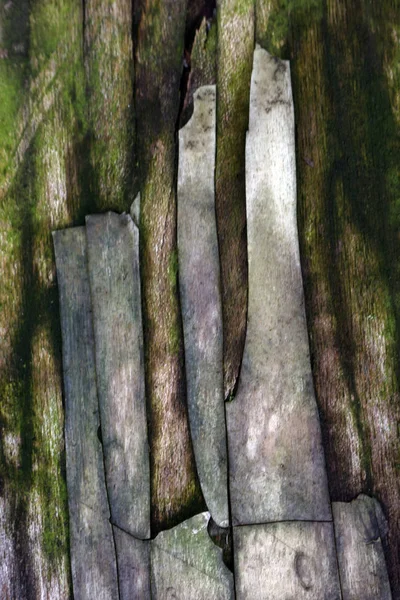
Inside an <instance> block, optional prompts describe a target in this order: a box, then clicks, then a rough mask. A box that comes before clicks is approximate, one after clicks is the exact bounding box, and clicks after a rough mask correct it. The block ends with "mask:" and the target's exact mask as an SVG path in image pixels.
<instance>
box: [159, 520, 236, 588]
mask: <svg viewBox="0 0 400 600" xmlns="http://www.w3.org/2000/svg"><path fill="white" fill-rule="evenodd" d="M209 516H210V515H209V513H201V514H199V515H196V516H195V517H192V518H191V519H188V520H187V521H184V522H183V523H181V524H180V525H178V526H177V527H174V528H173V529H170V530H168V531H163V532H162V533H159V534H158V536H157V537H156V538H155V539H154V540H153V541H152V542H151V589H152V598H153V600H165V599H166V598H168V599H171V600H172V599H173V598H182V599H184V598H190V600H233V598H234V591H233V575H232V573H231V572H230V571H229V570H228V569H227V567H226V566H225V565H224V563H223V560H222V550H221V549H220V548H218V547H217V546H215V545H214V544H213V542H212V541H211V539H210V537H209V535H208V533H207V524H208V520H209Z"/></svg>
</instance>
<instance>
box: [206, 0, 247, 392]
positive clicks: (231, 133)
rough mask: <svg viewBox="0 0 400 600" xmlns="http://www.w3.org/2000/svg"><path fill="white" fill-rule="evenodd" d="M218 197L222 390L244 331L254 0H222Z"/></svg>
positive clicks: (230, 380) (230, 387) (235, 366)
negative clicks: (246, 180)
mask: <svg viewBox="0 0 400 600" xmlns="http://www.w3.org/2000/svg"><path fill="white" fill-rule="evenodd" d="M217 6H218V11H217V20H218V48H217V95H218V102H217V157H216V173H215V177H216V182H215V183H216V187H215V199H216V210H217V224H218V238H219V249H220V253H221V284H222V310H223V323H224V389H225V398H229V397H230V396H231V395H232V393H233V392H234V390H235V388H236V383H237V378H238V376H239V370H240V365H241V361H242V356H243V347H244V341H245V335H246V313H247V248H246V195H245V141H246V131H247V126H248V115H249V91H250V77H251V67H252V62H253V50H254V3H253V0H218V2H217Z"/></svg>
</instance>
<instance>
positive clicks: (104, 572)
mask: <svg viewBox="0 0 400 600" xmlns="http://www.w3.org/2000/svg"><path fill="white" fill-rule="evenodd" d="M53 237H54V248H55V254H56V265H57V276H58V287H59V295H60V310H61V329H62V337H63V371H64V388H65V444H66V460H67V485H68V505H69V516H70V547H71V564H72V580H73V589H74V596H75V597H76V598H79V599H82V600H84V599H87V600H92V599H93V598H98V599H99V600H100V599H101V600H110V599H115V600H117V599H118V581H117V568H116V556H115V547H114V540H113V532H112V527H111V525H110V522H109V519H110V512H109V505H108V499H107V492H106V486H105V480H104V464H103V456H102V447H101V444H100V441H99V439H98V437H97V431H98V428H99V425H100V421H99V414H98V399H97V389H96V374H95V369H94V361H95V358H94V336H93V329H92V315H91V306H90V289H89V278H88V274H87V253H86V236H85V229H84V228H83V227H77V228H74V229H66V230H64V231H57V232H55V233H54V234H53Z"/></svg>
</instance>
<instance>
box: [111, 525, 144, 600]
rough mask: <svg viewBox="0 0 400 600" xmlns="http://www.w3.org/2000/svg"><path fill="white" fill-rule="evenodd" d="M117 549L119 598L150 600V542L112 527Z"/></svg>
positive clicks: (125, 599)
mask: <svg viewBox="0 0 400 600" xmlns="http://www.w3.org/2000/svg"><path fill="white" fill-rule="evenodd" d="M113 530H114V537H115V547H116V550H117V561H118V577H119V594H120V598H119V600H151V589H150V542H149V541H146V540H137V539H136V538H134V537H133V536H131V535H129V534H127V533H125V532H124V531H122V530H121V529H118V527H113Z"/></svg>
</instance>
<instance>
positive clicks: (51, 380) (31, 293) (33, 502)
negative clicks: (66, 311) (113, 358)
mask: <svg viewBox="0 0 400 600" xmlns="http://www.w3.org/2000/svg"><path fill="white" fill-rule="evenodd" d="M0 30H1V37H0V82H1V83H0V124H1V125H0V274H1V286H0V332H1V334H0V398H1V400H0V428H1V433H0V556H1V560H0V597H2V598H18V599H20V598H21V599H25V598H29V600H31V599H33V600H36V599H39V598H40V599H43V600H47V599H48V598H51V599H52V600H53V599H54V600H58V599H61V598H62V599H63V600H64V599H66V598H69V597H70V590H71V575H70V565H69V558H68V506H67V491H66V483H65V457H64V436H63V429H64V427H63V426H64V415H63V400H62V369H61V337H60V323H59V311H58V295H57V286H56V277H55V266H54V258H53V246H52V239H51V231H52V230H54V229H56V228H59V227H64V226H65V225H66V224H67V223H71V222H73V221H74V220H76V219H77V218H78V217H79V214H80V210H81V209H83V210H85V203H86V201H87V199H86V198H85V197H83V196H82V194H81V169H80V167H81V163H80V162H79V161H78V160H77V154H78V152H79V148H80V147H81V144H82V138H83V126H82V121H83V120H82V112H83V111H82V107H83V106H84V104H83V102H82V97H83V95H84V77H83V64H82V54H83V52H82V39H83V32H82V12H81V5H80V3H77V2H75V0H57V1H56V0H40V1H38V0H32V1H31V2H28V1H27V0H21V1H19V2H8V1H5V0H4V1H2V2H0Z"/></svg>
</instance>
